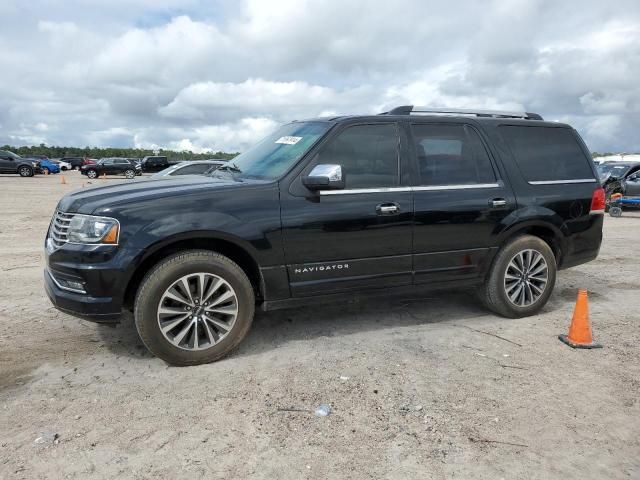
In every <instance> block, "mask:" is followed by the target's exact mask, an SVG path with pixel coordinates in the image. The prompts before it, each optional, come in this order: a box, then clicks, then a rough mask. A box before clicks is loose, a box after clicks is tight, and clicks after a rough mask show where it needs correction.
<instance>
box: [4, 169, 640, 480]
mask: <svg viewBox="0 0 640 480" xmlns="http://www.w3.org/2000/svg"><path fill="white" fill-rule="evenodd" d="M65 176H66V179H67V184H66V185H62V184H61V183H60V177H59V176H48V177H45V176H39V177H36V178H31V179H21V178H18V177H15V176H0V205H1V207H0V211H1V212H2V213H1V214H0V218H1V221H0V478H3V479H4V478H25V479H37V478H72V479H93V478H114V477H119V478H171V479H174V478H187V477H189V478H224V479H236V478H237V479H246V478H264V479H267V478H313V479H324V478H332V479H334V478H352V479H367V478H371V479H378V478H384V479H413V478H416V479H432V478H433V479H442V478H459V479H467V478H473V479H501V478H504V479H520V478H528V479H552V478H562V479H573V478H575V479H586V478H594V479H605V478H606V479H628V478H633V479H640V401H639V397H640V349H639V346H640V313H639V312H640V214H635V215H634V214H633V213H627V212H625V215H624V216H623V217H622V218H610V217H607V218H606V220H605V240H604V244H603V248H602V251H601V255H600V257H599V258H598V259H597V261H594V262H592V263H589V264H587V265H583V266H580V267H577V268H574V269H571V270H567V271H563V272H561V273H560V275H559V280H558V283H557V286H556V290H555V293H554V295H553V296H552V298H551V301H550V302H549V304H548V305H547V307H546V308H545V309H544V312H543V313H542V314H541V315H538V316H534V317H531V318H524V319H519V320H506V319H503V318H499V317H497V316H495V315H492V314H489V313H488V312H487V311H485V310H484V309H483V308H481V307H480V306H479V305H478V304H477V303H476V302H475V301H474V299H473V297H472V296H471V295H469V294H468V293H467V292H453V293H447V294H445V293H437V294H433V295H429V296H427V297H418V298H416V297H393V298H380V299H377V300H373V301H371V300H370V301H358V300H354V301H352V302H350V303H348V304H346V305H327V306H323V307H320V308H318V307H313V308H311V307H309V308H301V309H297V310H285V311H278V312H273V313H269V314H264V313H259V314H258V316H257V318H256V320H255V322H254V326H253V328H252V330H251V332H250V333H249V335H248V337H247V339H246V340H245V341H244V343H243V344H242V345H241V347H240V348H239V350H237V351H236V352H235V353H234V354H233V355H232V356H231V357H229V358H228V359H226V360H223V361H220V362H218V363H215V364H211V365H205V366H199V367H191V368H174V367H169V366H167V365H166V364H165V363H164V362H162V361H161V360H158V359H156V358H154V357H152V356H151V355H150V354H149V353H147V351H146V350H145V348H144V347H143V346H142V344H141V342H140V341H139V339H138V338H137V334H136V332H135V328H134V327H133V324H132V321H131V319H130V318H128V319H125V322H124V323H123V324H122V325H120V326H119V327H117V328H108V327H100V326H96V325H94V324H91V323H88V322H85V321H80V320H78V319H75V318H73V317H70V316H68V315H65V314H63V313H60V312H58V311H56V310H55V309H54V308H53V307H52V306H51V304H50V302H49V300H48V299H47V297H46V295H45V293H44V290H43V287H42V267H43V255H42V247H43V240H44V236H45V233H46V230H47V226H48V223H49V220H50V217H51V214H52V213H53V211H54V208H55V206H56V203H57V201H58V199H59V198H60V197H61V196H62V195H63V194H65V193H66V192H69V191H72V190H73V189H76V188H80V187H81V184H82V183H83V182H84V183H85V184H86V183H87V180H86V179H83V178H82V177H81V176H80V175H79V174H77V173H75V172H71V173H67V174H66V175H65ZM118 181H126V180H124V179H115V178H114V179H108V180H96V181H94V182H93V185H85V187H84V188H88V187H93V186H96V185H100V184H106V183H113V182H118ZM136 181H138V180H136ZM578 288H586V289H588V290H589V293H590V308H591V320H592V324H593V328H594V334H595V336H596V339H597V340H599V341H600V342H601V343H603V344H604V346H605V347H604V348H603V349H601V350H572V349H571V348H569V347H567V346H565V345H564V344H562V343H560V342H559V341H558V339H557V335H558V334H560V333H566V331H567V329H568V325H569V322H570V319H571V314H572V310H573V306H574V301H575V296H576V291H577V289H578ZM489 334H491V335H489ZM492 335H498V336H500V337H503V339H501V338H497V337H496V336H492ZM320 404H330V405H331V407H332V409H333V411H332V413H331V414H330V415H329V416H327V417H318V416H315V415H314V413H313V410H314V409H315V408H316V407H317V406H318V405H320ZM288 410H293V411H288Z"/></svg>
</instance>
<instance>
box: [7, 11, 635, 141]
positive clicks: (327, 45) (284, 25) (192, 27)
mask: <svg viewBox="0 0 640 480" xmlns="http://www.w3.org/2000/svg"><path fill="white" fill-rule="evenodd" d="M0 19H2V28H1V29H0V71H1V72H2V74H1V75H0V145H2V144H5V143H6V144H10V145H15V146H21V145H37V144H40V143H45V144H48V145H65V146H78V147H84V146H112V147H140V148H170V149H177V150H192V151H194V152H202V151H207V150H213V151H217V150H224V151H242V150H243V149H246V148H247V147H248V146H250V145H251V144H252V143H254V142H256V141H257V140H259V139H260V138H261V137H263V136H264V135H266V134H268V133H270V132H271V131H272V130H274V129H275V128H276V127H277V126H278V125H280V124H282V123H286V122H288V121H291V120H296V119H303V118H309V117H315V116H324V115H337V114H371V113H379V112H382V111H385V110H388V109H389V108H391V107H393V106H397V105H411V104H414V105H426V106H432V107H456V108H479V109H503V110H518V111H522V110H525V111H530V112H536V113H539V114H541V115H542V116H543V117H544V118H545V119H547V120H557V121H562V122H568V123H570V124H571V125H573V126H574V127H575V128H576V129H577V130H578V131H579V132H580V134H581V135H582V136H583V138H584V139H585V141H586V142H587V145H588V146H589V148H590V149H591V150H592V151H601V152H602V151H613V152H639V151H640V1H638V0H628V1H627V0H619V1H617V0H609V1H607V2H604V1H600V0H580V1H572V0H565V1H558V0H554V1H550V0H495V1H491V0H485V1H475V0H474V1H467V0H456V1H451V0H447V1H431V0H428V1H427V0H414V1H409V0H394V1H388V0H385V1H381V0H369V1H352V0H340V1H332V0H295V1H292V0H268V1H267V0H262V1H259V0H246V1H239V0H236V1H231V0H223V1H214V0H165V1H162V0H92V1H81V0H30V1H28V2H27V1H24V0H2V1H0Z"/></svg>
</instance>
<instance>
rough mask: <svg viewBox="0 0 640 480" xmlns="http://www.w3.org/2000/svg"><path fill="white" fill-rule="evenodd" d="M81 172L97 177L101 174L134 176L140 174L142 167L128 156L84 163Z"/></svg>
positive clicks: (90, 176)
mask: <svg viewBox="0 0 640 480" xmlns="http://www.w3.org/2000/svg"><path fill="white" fill-rule="evenodd" d="M80 173H82V174H83V175H86V176H87V177H89V178H97V177H99V176H100V175H124V176H125V177H127V178H134V177H135V176H136V175H140V173H141V169H140V166H139V165H136V164H135V163H134V162H132V161H130V160H129V159H128V158H103V159H101V160H98V162H97V163H95V164H89V165H83V166H82V167H81V168H80Z"/></svg>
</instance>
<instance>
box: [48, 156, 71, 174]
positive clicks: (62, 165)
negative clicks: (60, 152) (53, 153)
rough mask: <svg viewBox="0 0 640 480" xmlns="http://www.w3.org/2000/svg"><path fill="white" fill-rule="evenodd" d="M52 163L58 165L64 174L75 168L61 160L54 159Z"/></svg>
mask: <svg viewBox="0 0 640 480" xmlns="http://www.w3.org/2000/svg"><path fill="white" fill-rule="evenodd" d="M51 161H52V162H53V163H55V164H56V165H58V167H60V170H62V171H63V172H66V171H67V170H72V169H73V166H72V165H71V164H70V163H69V162H63V161H62V160H60V159H59V158H53V159H51Z"/></svg>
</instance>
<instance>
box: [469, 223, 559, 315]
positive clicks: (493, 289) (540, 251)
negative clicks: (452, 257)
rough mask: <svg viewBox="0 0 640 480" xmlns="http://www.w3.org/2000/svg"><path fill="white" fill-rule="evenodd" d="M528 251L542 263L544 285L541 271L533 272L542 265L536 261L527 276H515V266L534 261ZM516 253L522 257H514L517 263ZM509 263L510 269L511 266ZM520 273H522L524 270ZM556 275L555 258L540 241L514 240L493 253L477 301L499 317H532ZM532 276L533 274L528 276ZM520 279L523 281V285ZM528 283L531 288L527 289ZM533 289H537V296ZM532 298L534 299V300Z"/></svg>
mask: <svg viewBox="0 0 640 480" xmlns="http://www.w3.org/2000/svg"><path fill="white" fill-rule="evenodd" d="M532 252H535V254H537V255H539V256H540V257H541V258H542V259H543V260H544V263H546V281H545V282H544V283H543V282H542V278H543V273H544V270H543V271H542V272H541V273H537V270H538V269H539V268H541V266H542V263H540V261H538V263H535V264H534V266H533V267H532V268H531V267H530V268H529V272H528V273H523V274H522V278H521V277H520V274H518V273H517V272H518V270H517V266H518V265H522V264H523V263H524V265H525V267H526V263H527V258H529V259H535V258H537V257H536V255H535V254H534V253H532ZM519 254H522V255H523V257H518V258H519V260H518V259H517V258H516V256H518V255H519ZM512 261H513V262H514V264H513V265H514V266H511V265H512V263H511V262H512ZM534 261H535V260H534ZM532 263H533V262H532ZM522 270H523V271H525V272H526V270H527V268H523V269H522ZM556 272H557V265H556V258H555V255H554V254H553V251H552V250H551V247H549V245H548V244H547V243H546V242H545V241H544V240H542V239H540V238H538V237H534V236H533V235H522V236H519V237H516V238H514V239H512V240H510V241H509V242H508V243H506V244H505V245H504V246H503V247H502V248H501V249H500V251H499V252H498V253H497V254H496V257H495V258H494V260H493V263H492V265H491V269H490V270H489V274H488V275H487V279H486V282H485V283H484V285H483V287H482V288H481V290H480V292H479V293H480V298H481V299H482V301H483V303H484V304H485V306H486V307H487V308H488V309H489V310H491V311H493V312H495V313H497V314H498V315H501V316H503V317H508V318H522V317H528V316H530V315H534V314H536V313H538V312H539V311H540V309H542V307H544V306H545V304H546V303H547V301H548V300H549V297H550V296H551V293H552V292H553V287H554V285H555V282H556ZM532 273H533V274H534V275H531V274H532ZM514 275H515V276H514ZM516 278H517V279H516ZM524 280H526V282H524V283H523V281H524ZM532 284H533V286H528V285H532ZM520 285H522V288H520ZM534 287H536V288H537V289H538V290H541V293H540V292H538V291H537V290H536V288H534ZM514 295H516V298H515V301H514V300H513V299H512V298H513V296H514ZM536 296H537V298H535V297H536ZM510 297H511V298H510Z"/></svg>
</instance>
